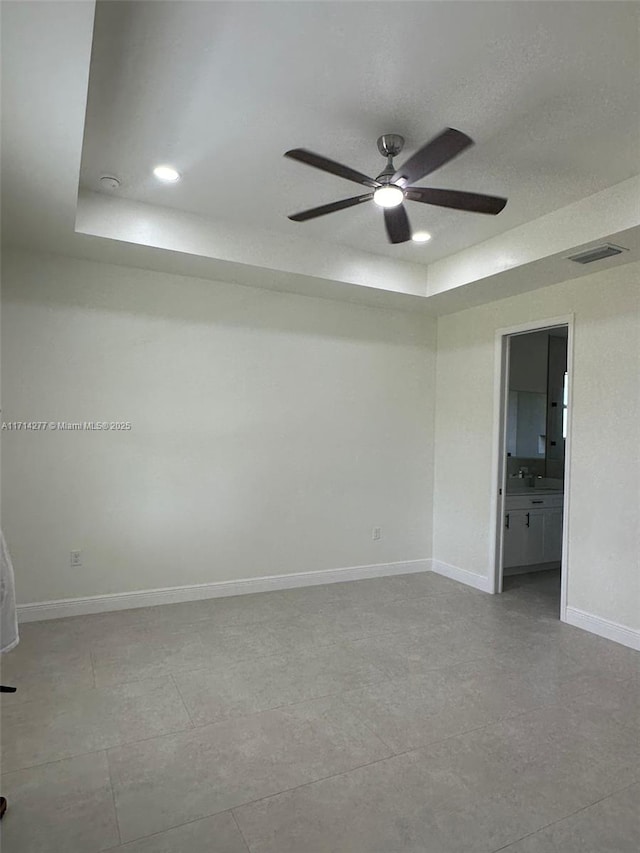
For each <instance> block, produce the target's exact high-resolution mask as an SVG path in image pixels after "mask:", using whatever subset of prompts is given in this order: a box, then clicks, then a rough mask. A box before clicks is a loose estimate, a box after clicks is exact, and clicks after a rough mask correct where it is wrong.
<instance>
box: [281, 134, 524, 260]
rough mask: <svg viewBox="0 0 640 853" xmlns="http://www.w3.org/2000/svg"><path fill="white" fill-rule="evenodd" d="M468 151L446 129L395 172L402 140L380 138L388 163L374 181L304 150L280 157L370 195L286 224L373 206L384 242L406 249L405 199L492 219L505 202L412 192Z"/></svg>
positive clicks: (461, 138) (466, 143)
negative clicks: (377, 208)
mask: <svg viewBox="0 0 640 853" xmlns="http://www.w3.org/2000/svg"><path fill="white" fill-rule="evenodd" d="M471 145H473V140H472V139H471V138H470V137H469V136H467V135H466V133H462V132H461V131H459V130H455V129H454V128H453V127H448V128H447V129H446V130H443V131H442V133H440V134H439V135H438V136H436V137H435V138H434V139H432V140H431V141H430V142H427V144H426V145H423V147H422V148H420V149H419V150H418V151H416V153H415V154H413V155H412V156H411V157H409V159H408V160H407V162H406V163H405V164H404V166H401V167H400V168H399V169H396V167H395V166H394V165H393V158H394V157H397V155H398V154H399V153H400V152H401V151H402V149H403V148H404V138H403V137H402V136H400V134H398V133H385V134H384V135H383V136H381V137H380V138H379V139H378V151H379V152H380V153H381V154H382V156H383V157H386V158H387V165H386V166H385V167H384V169H383V170H382V172H380V174H379V175H378V177H377V178H370V177H368V176H367V175H363V174H362V172H357V171H355V169H350V168H349V167H348V166H343V165H342V164H341V163H336V162H335V160H329V159H327V158H326V157H322V156H321V155H320V154H314V153H313V152H312V151H307V150H306V149H305V148H293V149H292V150H291V151H287V152H286V154H285V155H284V156H285V157H290V158H291V159H292V160H299V161H300V162H301V163H306V164H307V165H308V166H314V167H315V168H316V169H322V171H324V172H330V173H331V174H332V175H338V177H340V178H345V179H346V180H348V181H354V182H355V183H356V184H362V185H363V186H365V187H370V188H371V192H368V193H365V194H364V195H357V196H353V197H352V198H344V199H342V200H341V201H334V202H333V203H332V204H323V205H322V206H321V207H313V208H311V210H303V211H302V212H301V213H294V214H293V215H292V216H290V217H289V219H292V220H293V221H294V222H305V221H306V220H307V219H315V218H316V217H317V216H324V215H325V214H327V213H334V212H335V211H337V210H344V209H345V208H346V207H353V206H354V205H356V204H362V203H363V202H365V201H372V200H373V201H374V202H375V203H376V204H377V205H379V206H380V207H381V208H382V209H383V213H384V224H385V226H386V229H387V235H388V237H389V241H390V242H391V243H406V242H407V240H410V239H411V226H410V225H409V217H408V216H407V212H406V210H405V209H404V205H403V201H404V200H405V199H406V200H407V201H419V202H422V203H423V204H435V205H439V206H440V207H453V208H455V209H456V210H466V211H470V212H471V213H489V214H492V215H494V216H495V215H496V214H497V213H500V211H501V210H502V209H503V208H504V206H505V204H506V203H507V199H506V198H499V197H498V196H493V195H482V194H480V193H468V192H462V191H460V190H440V189H435V188H430V187H415V186H413V184H414V182H415V181H419V180H420V178H423V177H424V176H425V175H429V174H430V173H431V172H435V170H436V169H439V168H440V167H441V166H444V165H445V163H448V162H449V160H453V158H454V157H457V155H458V154H461V153H462V152H463V151H464V150H465V148H469V147H470V146H471Z"/></svg>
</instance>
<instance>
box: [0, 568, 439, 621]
mask: <svg viewBox="0 0 640 853" xmlns="http://www.w3.org/2000/svg"><path fill="white" fill-rule="evenodd" d="M430 568H431V560H429V559H424V560H406V561H401V562H396V563H375V564H373V565H371V566H350V567H348V568H343V569H321V570H320V571H315V572H296V573H292V574H288V575H267V576H265V577H260V578H242V579H240V580H234V581H217V582H215V583H203V584H192V585H189V586H174V587H166V588H164V589H144V590H138V591H135V592H116V593H110V594H107V595H91V596H87V597H86V598H63V599H58V600H57V601H40V602H34V603H32V604H20V605H18V608H17V609H18V621H19V622H39V621H42V620H44V619H61V618H63V617H65V616H86V615H88V614H90V613H106V612H109V611H112V610H130V609H132V608H135V607H153V606H154V605H157V604H176V603H178V602H181V601H199V600H201V599H205V598H223V597H226V596H230V595H246V594H249V593H254V592H271V591H274V590H278V589H294V588H296V587H303V586H318V585H320V584H327V583H342V582H344V581H355V580H364V579H366V578H378V577H385V576H387V575H404V574H410V573H413V572H428V571H429V570H430Z"/></svg>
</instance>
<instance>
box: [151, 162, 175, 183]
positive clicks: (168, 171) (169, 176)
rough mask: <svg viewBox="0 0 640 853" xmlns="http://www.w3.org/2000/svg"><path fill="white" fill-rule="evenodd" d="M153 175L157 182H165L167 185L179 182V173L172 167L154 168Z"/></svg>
mask: <svg viewBox="0 0 640 853" xmlns="http://www.w3.org/2000/svg"><path fill="white" fill-rule="evenodd" d="M153 174H154V175H155V176H156V178H157V179H158V180H159V181H165V183H168V184H173V183H175V182H176V181H179V180H180V172H178V170H177V169H174V168H173V166H156V167H155V169H154V170H153Z"/></svg>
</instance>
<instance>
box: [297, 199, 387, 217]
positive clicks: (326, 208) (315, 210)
mask: <svg viewBox="0 0 640 853" xmlns="http://www.w3.org/2000/svg"><path fill="white" fill-rule="evenodd" d="M372 198H373V193H367V194H366V195H356V196H354V197H353V198H343V199H342V201H334V202H332V203H331V204H323V205H322V207H312V208H311V210H303V211H302V213H294V214H292V215H291V216H290V217H289V219H292V220H293V221H294V222H306V220H307V219H315V218H316V216H324V215H325V213H334V212H335V211H336V210H344V209H345V207H353V206H354V205H355V204H362V202H363V201H371V199H372Z"/></svg>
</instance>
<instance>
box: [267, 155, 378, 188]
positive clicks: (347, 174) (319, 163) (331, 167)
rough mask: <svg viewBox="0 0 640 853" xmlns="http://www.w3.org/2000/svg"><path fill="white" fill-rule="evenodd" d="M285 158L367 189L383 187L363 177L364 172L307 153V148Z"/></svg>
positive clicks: (366, 176) (371, 179)
mask: <svg viewBox="0 0 640 853" xmlns="http://www.w3.org/2000/svg"><path fill="white" fill-rule="evenodd" d="M284 156H285V157H290V158H291V159H292V160H299V161H300V162H301V163H306V164H307V166H314V168H316V169H322V171H323V172H330V173H331V174H332V175H337V176H338V177H339V178H345V179H346V180H347V181H355V183H356V184H363V185H364V186H365V187H374V188H375V187H379V186H381V184H380V183H379V182H378V181H376V180H375V179H374V178H370V177H369V176H368V175H363V174H362V172H356V170H355V169H350V168H349V167H348V166H343V165H342V163H336V161H335V160H329V159H328V158H327V157H322V156H321V155H320V154H314V153H313V151H307V150H306V148H292V149H291V151H287V152H286V154H285V155H284Z"/></svg>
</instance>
